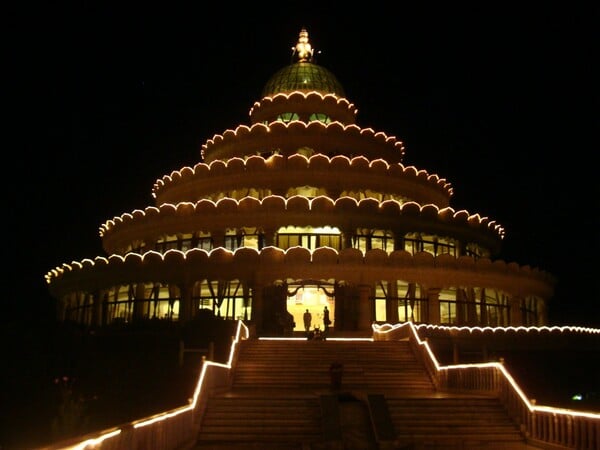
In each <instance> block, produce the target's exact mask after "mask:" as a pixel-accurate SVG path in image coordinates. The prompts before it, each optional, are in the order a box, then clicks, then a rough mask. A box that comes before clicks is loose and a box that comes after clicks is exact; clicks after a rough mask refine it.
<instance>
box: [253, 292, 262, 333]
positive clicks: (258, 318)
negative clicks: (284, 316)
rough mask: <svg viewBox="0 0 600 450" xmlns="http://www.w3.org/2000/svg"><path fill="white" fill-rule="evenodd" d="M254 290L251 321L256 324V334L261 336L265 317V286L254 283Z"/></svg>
mask: <svg viewBox="0 0 600 450" xmlns="http://www.w3.org/2000/svg"><path fill="white" fill-rule="evenodd" d="M251 289H252V316H251V320H252V322H253V323H254V327H255V329H256V332H257V333H259V334H260V332H261V331H262V329H263V316H264V301H263V285H262V284H261V283H257V282H255V283H253V284H252V286H251Z"/></svg>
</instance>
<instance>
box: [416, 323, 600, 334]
mask: <svg viewBox="0 0 600 450" xmlns="http://www.w3.org/2000/svg"><path fill="white" fill-rule="evenodd" d="M413 326H414V327H416V328H417V329H421V328H429V329H434V330H436V329H437V330H444V331H468V332H469V333H473V332H474V331H480V332H485V331H491V332H492V333H496V332H497V331H498V332H501V331H504V332H506V331H517V332H518V331H525V332H530V331H538V332H542V331H549V332H553V331H560V332H561V333H562V332H564V331H575V332H582V333H591V334H600V328H591V327H581V326H573V325H566V326H551V327H548V326H541V327H537V326H531V327H527V326H518V327H467V326H462V327H457V326H447V325H433V324H426V323H422V324H418V325H414V324H413Z"/></svg>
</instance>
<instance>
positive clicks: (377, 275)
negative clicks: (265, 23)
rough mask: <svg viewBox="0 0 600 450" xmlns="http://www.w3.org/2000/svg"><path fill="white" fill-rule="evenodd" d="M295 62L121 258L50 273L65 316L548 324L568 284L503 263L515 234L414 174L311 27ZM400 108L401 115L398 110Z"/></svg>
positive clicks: (263, 324) (159, 205) (278, 327)
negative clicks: (332, 65)
mask: <svg viewBox="0 0 600 450" xmlns="http://www.w3.org/2000/svg"><path fill="white" fill-rule="evenodd" d="M291 50H292V51H291V61H290V64H289V65H287V66H285V67H283V68H281V70H279V71H277V72H276V73H275V74H274V75H273V76H272V77H271V78H270V79H269V80H267V81H266V83H265V85H264V88H263V90H262V95H261V98H260V99H259V100H258V101H256V102H255V103H254V104H253V105H251V108H250V110H249V124H240V125H238V126H236V127H235V128H233V129H228V130H225V131H223V132H221V134H215V135H214V136H213V137H212V138H210V139H208V140H207V141H206V142H205V143H204V144H203V145H202V149H201V155H199V156H200V158H199V161H198V163H197V164H196V165H194V166H193V167H183V168H181V169H179V170H175V171H173V172H171V173H170V174H168V175H165V176H163V177H162V178H160V179H158V180H157V181H156V182H155V184H154V186H153V188H152V196H153V199H154V204H153V205H149V206H148V207H146V208H145V209H143V210H134V211H131V212H125V213H123V214H122V215H120V216H118V217H114V218H112V219H110V220H107V221H106V222H105V223H103V224H101V225H100V230H99V231H100V238H101V239H102V245H103V249H104V250H105V252H106V256H96V257H93V258H89V259H88V258H86V259H83V260H81V261H78V262H72V263H68V264H63V265H61V266H60V267H57V268H55V269H53V270H50V271H49V272H48V273H47V275H46V281H47V284H48V287H49V290H50V292H51V294H52V296H53V297H54V298H55V299H56V300H57V305H58V310H57V314H58V319H59V320H61V321H72V322H76V323H79V324H82V325H86V326H90V327H103V326H107V325H111V324H115V323H134V322H136V321H145V320H157V319H158V320H165V321H172V322H180V323H187V322H191V321H193V320H194V319H195V318H197V317H199V316H204V315H207V314H210V315H214V316H215V317H220V318H223V319H231V320H236V319H243V320H244V321H246V322H247V323H249V324H251V325H252V326H253V327H254V329H255V330H256V332H257V334H259V335H263V336H269V335H285V334H288V333H291V332H293V331H304V325H303V313H304V312H305V311H306V310H307V309H308V310H309V311H310V312H311V313H312V316H313V321H314V323H322V319H323V317H322V314H323V311H324V309H325V307H327V309H328V310H329V314H330V319H331V325H330V330H331V331H332V332H336V331H340V332H363V331H364V332H370V330H371V326H372V324H373V323H399V322H407V321H413V322H415V323H428V324H444V325H470V326H509V325H512V326H518V325H527V326H531V325H538V326H539V325H545V324H547V305H548V302H549V300H550V299H551V298H552V296H553V293H554V284H555V280H554V277H553V276H552V275H550V274H548V273H546V272H544V271H542V270H539V269H536V268H532V267H529V266H527V265H524V266H520V265H518V264H517V263H513V262H510V263H508V262H506V261H503V260H501V259H497V257H498V255H499V254H500V250H501V245H502V241H503V238H504V229H503V227H502V226H501V225H500V224H499V223H497V222H496V221H495V220H493V219H492V218H488V217H483V216H481V215H480V214H478V213H477V212H469V211H466V210H464V209H460V207H454V206H452V204H451V203H452V202H451V200H452V196H453V188H452V186H451V184H450V182H449V181H447V180H446V179H444V178H441V177H439V176H438V175H436V174H433V173H429V172H427V171H426V170H425V169H422V168H417V167H414V166H412V165H406V164H405V163H404V162H403V160H404V156H405V148H404V145H403V143H402V141H401V140H399V139H397V138H396V137H394V136H392V135H388V134H387V133H386V132H385V131H381V130H376V129H372V128H362V127H361V126H360V125H359V124H358V123H357V108H356V107H355V105H354V104H353V103H352V102H351V101H350V100H349V99H348V98H347V97H346V93H345V91H344V88H343V87H342V85H341V84H340V82H339V81H338V79H337V78H336V76H335V75H334V74H332V73H331V72H330V71H329V70H328V69H326V68H325V67H322V66H320V65H318V64H317V62H316V60H315V57H314V55H315V52H314V49H313V48H312V47H311V45H310V42H309V38H308V32H307V31H306V30H305V29H302V30H301V31H300V35H299V39H298V42H297V44H296V45H295V46H293V47H292V49H291ZM392 106H393V105H392Z"/></svg>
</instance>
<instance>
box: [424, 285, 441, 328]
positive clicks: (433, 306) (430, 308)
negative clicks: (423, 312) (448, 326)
mask: <svg viewBox="0 0 600 450" xmlns="http://www.w3.org/2000/svg"><path fill="white" fill-rule="evenodd" d="M440 291H441V289H439V288H429V289H428V290H427V323H431V324H439V323H440Z"/></svg>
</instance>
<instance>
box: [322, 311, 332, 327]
mask: <svg viewBox="0 0 600 450" xmlns="http://www.w3.org/2000/svg"><path fill="white" fill-rule="evenodd" d="M329 325H331V320H329V310H328V309H327V306H325V309H323V329H324V330H325V332H327V331H328V330H329Z"/></svg>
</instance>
